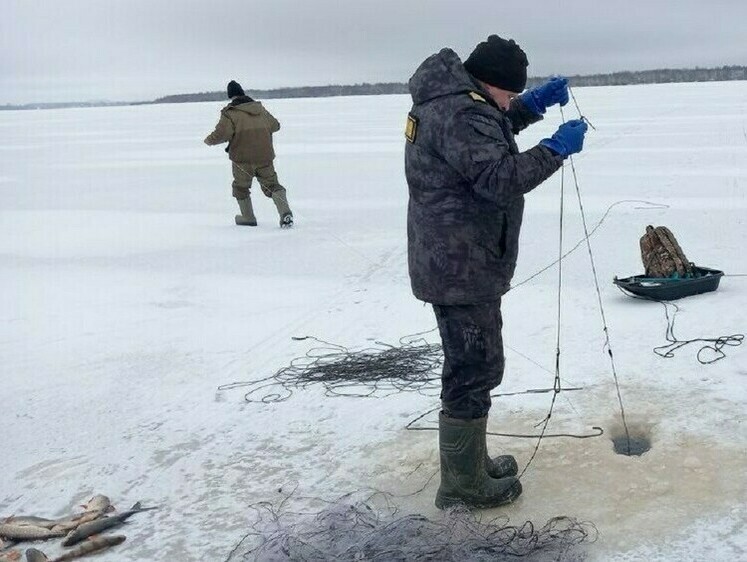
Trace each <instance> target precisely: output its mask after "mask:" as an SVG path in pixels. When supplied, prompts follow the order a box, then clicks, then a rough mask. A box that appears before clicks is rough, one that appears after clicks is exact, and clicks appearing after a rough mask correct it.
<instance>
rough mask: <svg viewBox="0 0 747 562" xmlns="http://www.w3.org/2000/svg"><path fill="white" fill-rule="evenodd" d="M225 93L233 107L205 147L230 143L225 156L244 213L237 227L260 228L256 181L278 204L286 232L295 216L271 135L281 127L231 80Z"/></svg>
mask: <svg viewBox="0 0 747 562" xmlns="http://www.w3.org/2000/svg"><path fill="white" fill-rule="evenodd" d="M226 91H227V94H228V97H229V98H230V99H231V103H229V104H228V105H227V106H226V107H224V108H223V109H222V110H221V116H220V120H219V121H218V124H217V125H216V126H215V130H214V131H213V132H212V133H210V134H209V135H208V136H207V137H206V138H205V144H207V145H208V146H212V145H216V144H221V143H224V142H227V143H228V147H227V148H226V152H227V153H228V157H229V158H230V159H231V162H232V169H233V196H234V197H235V198H236V200H237V201H238V204H239V209H240V210H241V214H240V215H236V224H238V225H245V226H257V219H256V217H255V216H254V209H253V207H252V200H251V197H250V195H249V190H250V188H251V186H252V180H253V179H254V178H255V177H256V178H257V181H258V182H259V186H260V188H261V189H262V193H264V194H265V195H266V196H267V197H270V198H271V199H272V201H273V202H274V203H275V207H276V208H277V210H278V214H279V215H280V226H281V227H282V228H287V227H289V226H291V225H292V224H293V214H292V213H291V210H290V207H289V206H288V199H287V197H286V193H285V188H284V187H283V186H282V185H280V182H279V181H278V176H277V173H276V172H275V167H274V165H273V160H274V159H275V151H274V149H273V146H272V134H273V133H276V132H277V131H279V130H280V123H279V122H278V120H277V119H275V117H273V115H272V114H271V113H270V112H269V111H267V110H266V109H265V108H264V107H263V106H262V103H261V102H258V101H254V100H253V99H252V98H250V97H249V96H247V95H245V94H244V90H243V88H242V87H241V86H240V85H239V84H238V83H237V82H234V81H233V80H231V81H230V82H229V83H228V87H227V88H226Z"/></svg>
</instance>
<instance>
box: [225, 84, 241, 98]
mask: <svg viewBox="0 0 747 562" xmlns="http://www.w3.org/2000/svg"><path fill="white" fill-rule="evenodd" d="M226 92H227V93H228V97H229V98H232V97H234V96H243V95H245V94H244V89H243V88H242V87H241V84H239V83H238V82H236V81H235V80H231V81H230V82H229V83H228V88H227V89H226Z"/></svg>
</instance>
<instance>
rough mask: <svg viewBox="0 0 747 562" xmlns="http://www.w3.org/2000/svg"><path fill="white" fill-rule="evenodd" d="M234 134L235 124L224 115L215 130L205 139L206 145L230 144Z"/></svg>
mask: <svg viewBox="0 0 747 562" xmlns="http://www.w3.org/2000/svg"><path fill="white" fill-rule="evenodd" d="M233 133H234V128H233V123H232V122H231V120H230V119H229V118H228V117H227V116H226V115H225V114H222V115H221V116H220V120H219V121H218V124H217V125H216V126H215V130H213V132H212V133H210V134H209V135H208V136H207V137H205V144H207V145H208V146H213V145H215V144H221V143H224V142H228V141H230V140H231V138H232V137H233Z"/></svg>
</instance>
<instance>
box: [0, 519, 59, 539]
mask: <svg viewBox="0 0 747 562" xmlns="http://www.w3.org/2000/svg"><path fill="white" fill-rule="evenodd" d="M64 534H65V533H61V532H55V531H53V530H51V529H45V528H44V527H37V526H35V525H14V524H13V523H3V524H2V525H0V537H5V538H6V539H11V540H20V541H38V540H42V539H51V538H54V537H62V536H64Z"/></svg>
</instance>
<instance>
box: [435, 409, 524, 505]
mask: <svg viewBox="0 0 747 562" xmlns="http://www.w3.org/2000/svg"><path fill="white" fill-rule="evenodd" d="M487 422H488V418H487V416H486V417H484V418H478V419H476V420H459V419H456V418H449V417H446V416H444V414H443V413H442V414H440V416H439V419H438V433H439V449H440V453H441V486H439V488H438V492H437V493H436V507H437V508H439V509H445V508H447V507H451V506H453V505H457V504H463V505H465V506H467V507H472V508H478V509H481V508H482V509H484V508H490V507H498V506H500V505H504V504H507V503H511V502H512V501H514V500H515V499H516V498H518V497H519V496H520V495H521V482H519V480H518V479H517V478H514V477H513V476H506V477H504V478H491V477H490V476H488V473H487V470H486V459H487V448H486V446H485V430H486V426H487Z"/></svg>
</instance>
